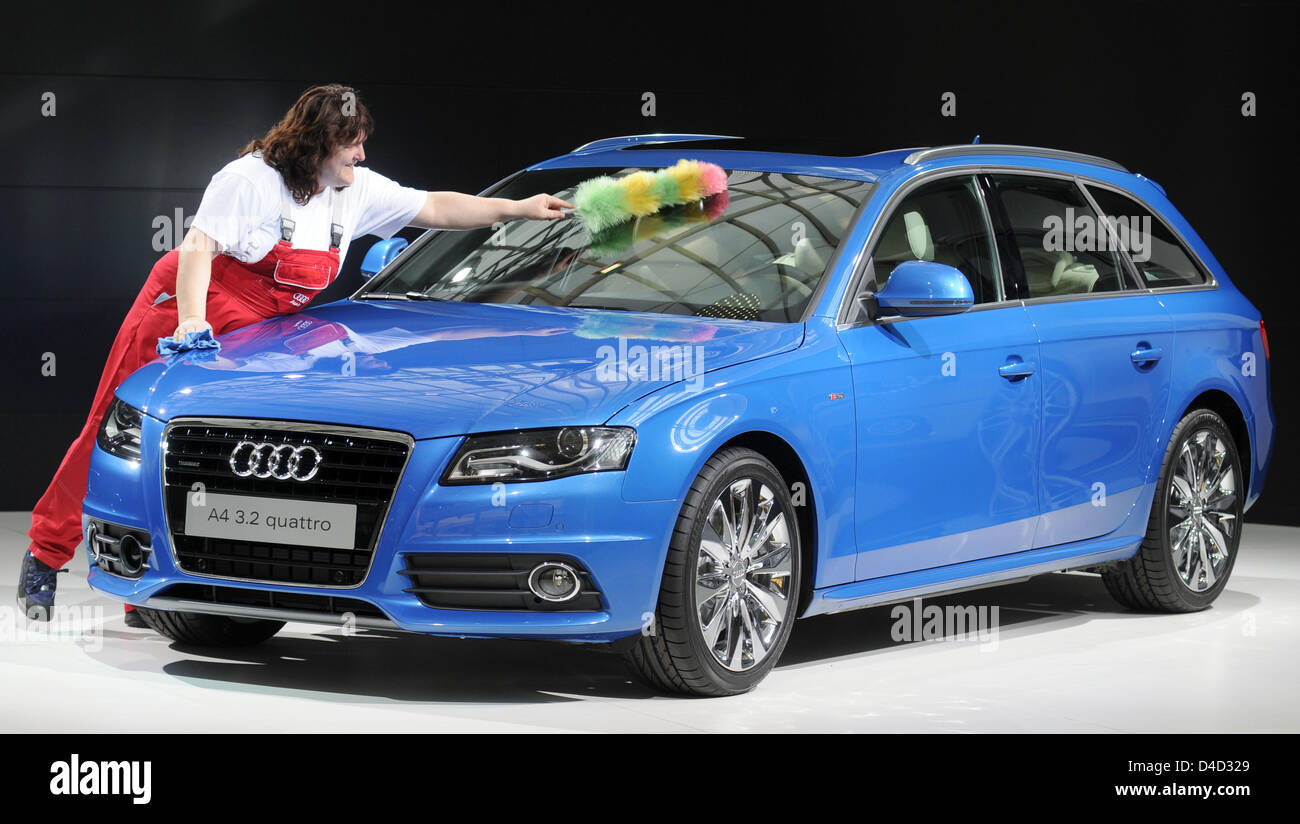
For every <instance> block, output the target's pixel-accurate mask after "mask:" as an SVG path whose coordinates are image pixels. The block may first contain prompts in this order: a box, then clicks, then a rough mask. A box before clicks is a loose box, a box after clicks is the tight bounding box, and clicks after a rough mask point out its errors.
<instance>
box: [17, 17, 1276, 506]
mask: <svg viewBox="0 0 1300 824" xmlns="http://www.w3.org/2000/svg"><path fill="white" fill-rule="evenodd" d="M760 9H761V10H760ZM6 15H7V20H6V24H5V27H4V29H5V30H4V33H3V34H0V45H3V48H2V49H0V106H2V107H3V118H2V119H0V133H2V134H3V138H2V140H0V239H2V240H3V244H2V245H0V253H2V254H0V272H3V283H4V289H3V290H2V293H0V322H3V324H4V335H3V344H2V346H3V349H0V369H2V370H3V375H2V377H0V432H3V438H4V453H3V454H4V460H3V463H4V471H3V472H0V509H30V508H31V507H32V506H33V505H34V504H35V502H36V499H37V498H38V497H39V496H40V494H41V492H42V491H43V490H44V487H45V485H46V484H47V483H48V481H49V478H50V476H51V474H52V473H53V471H54V469H55V468H56V466H57V465H58V463H59V461H60V459H61V458H62V455H63V450H64V449H66V447H67V445H68V444H69V443H70V442H71V440H72V438H73V437H74V436H75V435H76V433H77V432H78V430H79V428H80V426H81V424H82V423H83V421H84V419H85V416H86V413H87V411H88V408H89V403H90V399H91V396H92V395H93V393H94V388H95V385H96V382H97V380H98V377H99V374H100V371H101V370H102V368H103V362H104V357H105V355H106V354H107V351H108V348H109V345H110V344H111V342H112V339H113V336H114V335H115V334H116V331H117V329H118V327H119V325H120V323H121V320H122V318H123V316H124V315H125V313H126V311H127V309H128V308H129V306H130V304H131V301H132V300H133V298H134V296H135V294H136V293H137V291H138V290H139V288H140V286H141V284H142V283H143V281H144V279H145V277H146V276H147V274H148V272H149V268H150V267H151V266H152V264H153V262H154V261H155V260H156V259H157V257H158V256H159V254H160V252H158V251H155V250H154V248H153V243H154V236H155V234H156V233H157V231H158V229H157V227H156V226H155V225H154V221H155V220H156V219H157V218H159V217H160V216H169V217H172V216H174V214H175V211H176V210H177V209H181V210H182V213H183V214H184V215H185V216H191V215H193V213H194V210H195V209H196V208H197V207H198V203H199V199H200V196H201V194H202V191H203V188H204V186H205V185H206V184H207V181H208V179H209V178H210V176H211V175H212V173H213V172H215V171H216V170H217V169H219V168H220V167H221V166H222V165H224V164H225V163H226V162H227V161H229V160H230V159H232V158H233V157H234V156H235V153H236V152H237V151H238V149H239V148H240V147H241V146H242V145H244V143H245V142H247V141H248V140H249V139H250V138H252V137H255V136H258V135H260V134H261V133H263V132H264V131H265V130H266V128H267V127H269V126H270V125H271V124H272V123H273V122H274V121H275V120H276V119H277V118H278V117H279V116H280V115H281V114H282V113H283V112H284V110H285V109H286V108H287V107H288V106H289V104H290V103H292V102H293V100H294V99H295V98H296V97H297V95H298V94H299V93H300V92H301V91H302V90H303V89H305V88H306V87H308V86H310V85H314V84H316V83H323V82H342V83H347V84H350V85H353V86H356V87H358V88H359V90H360V92H361V94H362V97H363V99H364V100H365V101H366V102H367V103H368V105H369V106H370V108H371V110H372V112H373V113H374V115H375V117H376V120H377V123H378V128H377V130H376V134H375V135H374V136H373V137H372V138H371V139H370V140H369V141H368V142H367V144H366V152H367V155H368V157H367V165H369V166H371V167H372V168H374V169H376V170H378V171H380V172H382V173H384V174H386V175H387V176H389V177H392V178H394V179H396V180H398V181H399V182H401V183H403V184H406V185H410V186H416V187H419V188H425V189H452V190H457V191H466V192H471V193H472V192H478V191H480V190H481V189H483V188H485V187H486V186H487V185H488V184H490V183H492V182H494V181H496V180H497V179H499V178H501V177H503V176H504V175H506V174H508V173H510V172H511V171H514V170H515V169H517V168H520V167H522V166H525V165H528V164H530V163H532V162H536V161H538V160H541V159H543V158H546V157H550V156H553V155H556V154H561V153H564V152H567V151H569V150H571V149H573V148H574V147H576V146H577V145H579V144H581V143H584V142H586V141H588V140H592V139H595V138H598V137H605V136H611V135H621V134H635V133H642V132H656V131H664V132H669V131H677V132H706V133H717V134H735V135H745V136H749V137H755V138H774V139H784V140H797V141H799V142H800V144H801V145H803V146H805V147H806V148H807V150H808V151H826V152H838V153H846V154H865V153H869V152H873V151H878V150H881V149H890V148H901V147H906V146H919V145H941V144H945V143H966V142H969V141H970V140H971V138H972V137H973V136H974V135H976V134H980V135H982V137H983V141H984V142H1000V143H1023V144H1030V145H1042V146H1052V147H1057V148H1065V149H1074V150H1078V151H1084V152H1089V153H1093V154H1100V155H1103V156H1106V157H1112V158H1115V159H1116V160H1118V161H1120V162H1121V163H1124V164H1125V165H1127V166H1128V167H1129V168H1131V169H1133V170H1135V171H1139V172H1142V173H1143V174H1146V175H1148V176H1149V177H1152V178H1154V179H1155V180H1157V181H1158V182H1160V183H1161V184H1163V185H1164V187H1165V188H1166V189H1167V191H1168V192H1169V195H1170V198H1171V199H1172V200H1173V201H1174V203H1175V204H1176V205H1177V206H1178V207H1179V209H1180V210H1181V211H1182V212H1183V214H1184V215H1186V217H1187V218H1188V220H1190V221H1191V223H1192V225H1193V226H1195V227H1196V228H1197V230H1198V231H1199V232H1200V233H1201V235H1202V237H1203V238H1204V239H1205V241H1206V242H1207V243H1208V244H1209V246H1210V248H1211V249H1212V250H1213V252H1214V253H1215V255H1216V256H1217V257H1218V258H1219V260H1220V261H1221V262H1222V263H1223V264H1224V266H1225V267H1226V269H1227V271H1228V274H1229V276H1230V277H1231V278H1232V279H1233V281H1234V282H1235V283H1237V284H1238V285H1239V286H1240V287H1241V289H1242V290H1243V291H1245V292H1246V294H1247V295H1248V296H1249V297H1250V298H1251V299H1252V300H1253V301H1254V303H1255V304H1256V305H1257V306H1258V307H1260V309H1261V310H1262V311H1263V313H1264V316H1265V320H1266V323H1267V325H1268V330H1269V339H1270V342H1271V348H1272V353H1273V355H1275V356H1276V357H1273V358H1272V368H1273V373H1272V374H1273V381H1272V383H1273V404H1274V407H1275V409H1276V412H1277V415H1278V419H1279V420H1280V421H1282V422H1283V423H1282V425H1281V426H1280V427H1279V433H1278V440H1277V445H1276V449H1275V451H1274V455H1273V464H1272V467H1271V471H1270V474H1269V484H1268V488H1267V490H1266V492H1265V494H1264V496H1263V498H1262V499H1261V500H1260V502H1259V504H1258V505H1257V506H1256V508H1255V509H1253V510H1252V511H1251V515H1250V518H1251V520H1253V521H1265V522H1273V523H1289V524H1300V508H1298V507H1297V505H1296V504H1295V503H1294V502H1295V501H1296V500H1297V497H1298V495H1300V489H1298V488H1297V480H1296V479H1297V477H1300V447H1298V445H1297V442H1296V439H1295V438H1294V436H1293V428H1291V427H1288V426H1287V424H1286V422H1287V421H1288V420H1290V419H1293V418H1294V417H1295V416H1297V415H1300V401H1298V399H1297V390H1296V382H1297V380H1300V373H1298V372H1297V370H1296V368H1295V358H1296V354H1297V351H1298V350H1300V335H1298V334H1297V331H1296V324H1295V323H1294V322H1293V321H1292V320H1291V318H1290V317H1289V315H1290V314H1291V312H1292V309H1291V307H1290V306H1288V304H1287V303H1286V301H1287V299H1288V298H1289V297H1290V296H1292V295H1294V294H1296V291H1297V288H1300V281H1297V278H1296V271H1295V270H1296V266H1297V264H1296V262H1295V252H1294V250H1293V243H1294V241H1295V240H1296V237H1297V235H1298V234H1300V232H1298V231H1297V229H1296V223H1295V219H1296V208H1295V202H1296V197H1295V192H1296V184H1297V179H1296V162H1295V156H1296V155H1295V152H1296V134H1297V133H1296V67H1295V58H1294V46H1295V32H1296V16H1297V15H1296V7H1295V5H1294V4H1292V3H1264V2H1254V3H1236V4H1224V5H1220V6H1216V7H1212V8H1202V9H1198V8H1195V7H1192V6H1189V5H1187V4H1181V3H1180V4H1169V5H1164V4H1160V5H1156V4H1131V3H1123V4H1111V5H1107V4H1098V3H1089V4H1077V5H1074V4H1072V5H1071V7H1068V8H1066V7H1062V8H1055V7H1048V6H1045V5H1032V4H1023V5H1022V4H1012V3H1005V2H1003V3H996V2H987V0H986V1H985V2H980V3H965V4H960V5H953V6H951V7H944V6H942V5H939V4H935V3H918V2H904V3H898V2H895V3H893V4H886V3H856V4H849V5H848V6H847V7H846V6H835V7H817V6H815V5H814V4H811V3H795V4H780V5H775V6H772V5H768V6H759V5H758V4H751V5H748V6H742V7H738V8H736V9H735V10H730V11H726V12H723V11H721V10H712V7H703V6H696V5H692V4H680V3H671V4H662V5H659V6H656V5H653V4H647V3H636V4H605V5H603V6H588V5H586V4H574V3H541V2H539V3H532V4H527V5H514V6H512V5H508V4H503V3H492V4H488V3H470V4H458V5H457V6H455V7H453V6H452V5H451V4H440V3H426V4H422V5H414V4H411V5H407V4H400V5H399V4H395V3H394V4H382V3H378V2H372V3H364V4H358V3H352V4H346V5H344V4H331V3H319V2H318V3H311V4H299V3H279V4H269V3H255V2H242V3H204V4H179V3H169V4H166V5H165V6H164V5H161V4H160V5H158V6H157V7H155V8H150V7H148V6H140V7H135V6H130V5H125V6H114V7H111V9H110V8H108V7H105V8H104V9H103V10H101V11H99V12H91V13H89V14H88V13H87V12H84V11H80V10H78V11H75V12H74V11H72V10H71V9H70V8H69V9H63V8H59V7H57V6H55V5H53V4H47V5H44V6H41V5H35V6H33V5H27V7H26V8H24V9H22V10H21V11H12V10H9V11H7V13H6ZM47 92H52V93H53V94H54V105H55V110H54V111H55V115H54V116H53V117H47V116H42V105H43V100H47V99H48V98H46V97H43V96H44V95H45V94H46V93H47ZM646 92H651V93H653V94H654V95H655V106H656V112H655V115H654V116H653V117H648V116H645V115H643V113H642V109H643V97H642V96H643V94H644V93H646ZM945 92H952V93H954V94H955V95H956V116H955V117H945V116H942V115H941V111H940V108H941V100H940V98H941V95H943V94H944V93H945ZM1247 92H1250V93H1253V94H1254V96H1255V100H1256V107H1257V109H1256V114H1255V116H1253V117H1246V116H1243V114H1242V106H1243V102H1242V96H1243V94H1245V93H1247ZM173 219H174V218H173ZM407 231H408V232H409V231H410V230H407ZM368 246H369V242H368V241H366V240H364V239H363V240H358V241H357V242H356V243H355V244H354V247H355V249H354V250H353V251H352V253H351V254H350V255H349V259H348V261H347V263H346V265H345V267H344V273H343V275H342V276H341V277H340V279H339V282H338V283H337V284H336V285H335V286H333V287H331V289H330V290H329V291H328V292H326V294H325V295H323V296H322V297H321V298H318V299H317V302H318V303H323V302H326V301H328V300H334V299H336V298H338V297H342V296H344V295H346V294H348V293H350V292H351V291H352V290H353V289H355V288H356V286H357V285H358V284H359V283H360V280H359V278H360V276H359V274H358V271H357V266H358V264H359V262H360V259H361V257H362V255H363V254H364V250H365V249H366V248H367V247H368ZM47 352H53V353H54V354H55V356H56V358H57V360H56V373H55V375H54V376H45V375H43V374H42V369H41V367H42V362H43V361H42V359H43V356H44V353H47Z"/></svg>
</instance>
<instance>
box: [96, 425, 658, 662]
mask: <svg viewBox="0 0 1300 824" xmlns="http://www.w3.org/2000/svg"><path fill="white" fill-rule="evenodd" d="M304 425H305V426H309V425H310V424H304ZM164 426H165V425H164V423H163V422H161V421H158V420H156V419H154V418H151V417H149V416H147V415H146V416H145V417H144V422H143V426H142V432H141V436H142V444H141V452H142V454H141V460H140V462H139V463H135V462H131V461H126V460H123V459H121V458H117V457H115V456H113V455H110V454H108V453H106V452H104V451H103V450H101V449H100V448H99V447H98V446H96V447H95V452H94V455H93V456H92V458H91V462H90V474H89V479H88V484H87V494H86V498H85V502H84V506H83V513H82V534H83V536H84V535H85V534H86V530H87V528H88V527H89V526H90V522H91V520H92V519H94V520H99V521H106V522H109V523H111V524H114V525H117V526H120V527H126V528H130V529H138V530H141V531H142V532H147V533H148V536H149V539H150V546H151V548H152V551H150V552H149V554H148V567H147V568H146V569H145V570H144V572H143V574H141V575H140V577H138V578H136V579H129V578H125V577H121V576H119V575H114V574H111V573H109V572H107V571H105V570H104V569H102V568H101V567H100V566H99V565H97V564H95V563H94V562H93V559H92V563H91V568H90V577H89V582H90V585H91V586H92V587H93V588H95V589H96V590H98V591H100V592H102V593H104V594H106V595H108V596H110V597H113V598H115V599H117V600H120V601H123V602H126V603H129V604H133V605H135V606H143V607H153V608H164V609H178V608H187V607H184V606H183V605H180V603H181V602H178V601H177V600H176V597H175V595H174V594H173V593H175V592H177V591H178V590H176V589H175V588H176V587H177V585H182V584H188V585H196V584H197V585H206V586H209V587H210V586H217V587H221V588H234V589H238V590H247V591H250V592H249V593H248V595H249V596H250V598H249V599H247V600H249V601H253V600H256V599H254V598H253V597H252V596H253V595H254V594H256V593H268V592H269V593H280V594H284V595H286V596H289V595H307V596H330V597H334V598H338V599H354V600H359V601H363V602H366V603H367V604H370V605H373V606H374V607H376V608H377V609H378V611H379V612H380V613H382V614H383V615H384V616H386V621H387V622H385V621H384V620H381V619H378V618H375V619H364V618H363V619H360V620H357V624H358V625H361V626H393V627H396V628H398V629H402V630H406V631H410V632H420V633H427V634H431V635H445V636H457V637H510V638H538V639H549V640H567V641H583V642H609V641H614V640H617V639H619V638H623V637H626V636H629V635H634V634H637V633H639V632H640V631H641V630H642V628H643V627H644V626H645V625H646V623H647V618H648V616H650V615H653V613H654V611H655V607H656V603H657V600H658V593H659V583H660V578H661V576H662V573H663V567H664V560H665V557H666V555H667V549H668V540H669V538H670V536H671V533H672V528H673V525H674V523H675V521H676V518H677V514H678V511H679V509H680V505H679V503H678V502H676V501H650V502H638V503H631V502H627V501H624V500H623V497H622V487H623V480H624V475H625V473H623V472H604V473H595V474H587V475H578V476H573V477H569V478H560V479H556V480H552V481H543V482H536V483H521V484H505V485H499V486H498V487H497V488H496V489H495V490H494V489H493V487H492V486H490V485H483V486H455V487H445V486H439V485H438V483H437V481H438V478H439V477H440V475H441V473H442V471H443V469H444V468H445V466H446V463H447V461H449V460H450V459H451V456H452V454H454V452H455V449H456V447H458V446H459V444H460V441H461V439H460V438H458V437H456V438H433V439H428V440H421V441H416V442H415V443H414V446H413V447H412V449H411V453H410V457H409V460H408V463H407V465H406V470H405V472H404V474H403V476H402V480H401V483H400V484H399V486H398V488H397V490H396V491H395V493H394V495H393V500H392V505H391V506H390V508H389V510H388V514H387V516H386V518H385V521H384V528H383V531H382V533H381V534H380V537H379V543H378V545H377V546H376V548H375V552H374V559H373V562H372V564H371V566H370V571H369V574H368V575H367V576H366V578H365V579H364V580H363V581H362V583H361V584H360V585H357V586H352V587H316V586H298V585H288V584H279V583H269V582H259V581H242V580H231V579H225V578H217V577H212V576H205V575H201V574H196V573H193V572H187V571H183V570H181V569H179V568H178V566H177V563H176V560H175V556H174V554H173V551H172V543H171V537H170V534H169V532H168V529H167V525H166V520H165V518H164V513H163V498H162V473H161V460H162V455H161V452H162V435H163V429H164ZM413 553H477V554H483V553H501V554H503V555H515V556H519V555H529V556H539V557H540V556H546V557H548V558H551V557H554V558H556V559H559V558H567V559H573V560H575V561H577V562H578V563H579V564H581V565H582V567H583V568H585V570H586V571H587V572H588V573H589V574H590V577H591V581H592V583H593V584H594V586H595V587H596V588H597V589H598V590H599V591H600V593H601V600H602V602H603V603H602V606H603V608H601V609H596V610H589V611H537V610H525V609H520V610H510V611H491V610H481V609H443V608H437V607H431V606H426V605H425V604H424V603H422V602H421V600H420V598H419V597H418V596H417V595H415V594H413V593H409V592H405V591H404V590H406V589H408V588H410V587H411V580H410V577H409V576H406V575H402V574H400V572H401V570H403V569H404V568H407V567H408V566H409V565H410V564H409V560H410V559H409V558H408V557H407V556H408V555H409V554H413ZM194 589H195V588H194V587H193V586H190V587H185V588H183V589H182V590H179V591H181V592H184V593H186V597H188V594H189V593H192V592H193V591H194ZM272 600H274V599H272ZM280 600H281V601H284V602H287V603H288V602H292V601H293V599H292V598H283V599H280ZM311 600H315V601H319V600H320V599H311ZM189 603H190V605H191V607H193V609H194V611H207V612H214V613H218V614H228V615H261V616H263V617H279V618H282V619H292V620H303V621H309V622H313V621H314V622H321V623H345V620H344V619H342V618H340V617H337V616H336V615H334V614H330V613H329V612H326V611H322V610H319V609H310V608H303V609H289V610H285V609H283V608H277V609H275V610H271V609H261V608H252V607H248V606H244V607H235V606H226V605H217V604H209V605H207V606H205V607H200V606H198V605H196V604H195V602H193V601H192V600H191V601H189Z"/></svg>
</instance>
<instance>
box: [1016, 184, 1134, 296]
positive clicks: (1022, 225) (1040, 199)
mask: <svg viewBox="0 0 1300 824" xmlns="http://www.w3.org/2000/svg"><path fill="white" fill-rule="evenodd" d="M990 180H991V181H992V184H993V189H994V191H995V192H997V196H998V198H999V199H1000V200H1001V202H1002V206H1003V209H1004V210H1005V212H1006V215H1007V220H1008V221H1009V222H1010V229H1011V232H1012V236H1013V238H1014V243H1013V245H1014V247H1015V250H1016V251H1017V252H1019V254H1020V261H1021V263H1022V264H1023V266H1024V271H1025V279H1026V280H1027V281H1028V284H1029V297H1030V298H1031V299H1032V298H1046V297H1057V296H1064V295H1087V294H1099V293H1105V292H1118V291H1122V290H1123V289H1124V288H1125V285H1126V284H1125V277H1124V271H1125V270H1124V268H1123V263H1122V261H1121V258H1120V254H1119V239H1118V238H1117V237H1116V236H1115V235H1114V234H1113V233H1112V232H1111V231H1110V228H1109V227H1108V226H1107V225H1106V224H1105V223H1104V222H1102V221H1100V220H1099V219H1098V217H1097V213H1096V212H1095V211H1094V210H1093V208H1092V206H1091V205H1089V203H1088V200H1087V198H1085V197H1084V195H1083V192H1082V191H1080V189H1079V187H1078V186H1076V185H1075V184H1074V183H1073V181H1069V180H1061V179H1058V178H1051V177H1039V176H1031V175H992V176H991V177H990Z"/></svg>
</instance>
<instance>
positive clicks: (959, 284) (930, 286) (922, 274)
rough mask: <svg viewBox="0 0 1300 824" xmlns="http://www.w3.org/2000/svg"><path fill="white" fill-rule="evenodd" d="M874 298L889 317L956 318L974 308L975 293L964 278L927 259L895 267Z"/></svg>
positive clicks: (950, 268) (949, 268) (950, 269)
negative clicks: (932, 316)
mask: <svg viewBox="0 0 1300 824" xmlns="http://www.w3.org/2000/svg"><path fill="white" fill-rule="evenodd" d="M875 298H876V305H877V306H879V307H880V308H881V309H882V310H888V311H887V314H897V315H902V316H903V317H917V316H922V315H955V314H957V313H958V312H965V311H966V310H967V309H969V308H971V307H972V306H974V305H975V293H974V292H973V291H971V288H970V281H968V280H966V276H965V275H963V274H962V273H961V272H960V271H959V270H957V269H954V268H953V267H951V266H948V265H946V264H943V263H934V262H933V261H928V260H908V261H904V262H903V263H900V264H898V265H897V266H895V267H894V271H893V272H891V273H890V275H889V280H888V281H886V282H885V288H884V289H881V290H880V291H879V292H877V293H876V295H875Z"/></svg>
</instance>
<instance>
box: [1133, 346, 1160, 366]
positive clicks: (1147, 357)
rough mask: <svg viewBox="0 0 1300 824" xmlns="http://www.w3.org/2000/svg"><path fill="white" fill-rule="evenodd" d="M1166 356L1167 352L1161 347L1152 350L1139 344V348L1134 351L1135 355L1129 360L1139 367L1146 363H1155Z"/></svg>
mask: <svg viewBox="0 0 1300 824" xmlns="http://www.w3.org/2000/svg"><path fill="white" fill-rule="evenodd" d="M1164 356H1165V350H1163V349H1160V348H1159V347H1156V348H1152V347H1147V346H1143V345H1142V344H1138V348H1137V349H1134V350H1133V353H1132V354H1130V355H1129V359H1130V360H1132V361H1133V362H1134V363H1136V364H1138V365H1142V364H1144V363H1155V362H1156V361H1158V360H1160V359H1161V358H1163V357H1164Z"/></svg>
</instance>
